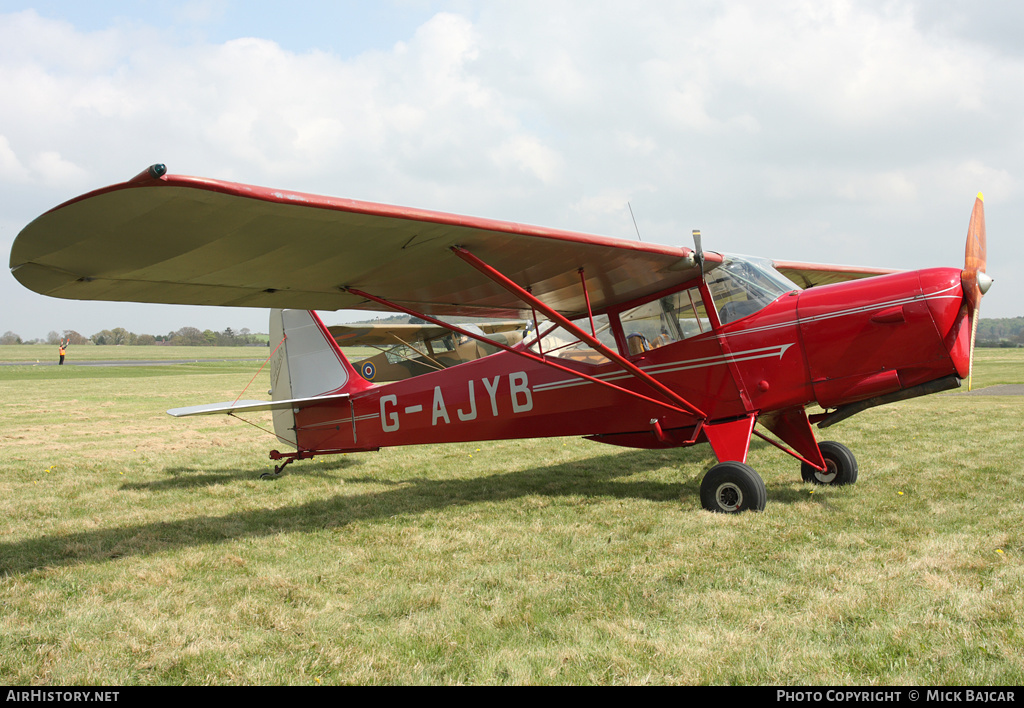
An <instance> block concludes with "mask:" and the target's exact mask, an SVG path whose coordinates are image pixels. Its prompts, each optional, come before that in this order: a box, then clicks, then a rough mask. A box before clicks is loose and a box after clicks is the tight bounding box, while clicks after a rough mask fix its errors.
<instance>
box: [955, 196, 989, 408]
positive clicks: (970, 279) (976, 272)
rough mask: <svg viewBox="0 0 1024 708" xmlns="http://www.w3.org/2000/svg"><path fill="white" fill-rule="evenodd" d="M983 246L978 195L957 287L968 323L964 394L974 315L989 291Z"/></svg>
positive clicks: (982, 214)
mask: <svg viewBox="0 0 1024 708" xmlns="http://www.w3.org/2000/svg"><path fill="white" fill-rule="evenodd" d="M986 260H987V246H986V242H985V197H984V196H983V195H982V194H981V192H978V198H977V199H975V200H974V210H973V211H972V212H971V221H970V223H969V224H968V225H967V247H966V249H965V250H964V269H963V270H962V271H961V272H960V283H961V285H962V286H963V290H964V304H965V305H966V306H967V315H968V317H970V320H971V348H970V354H969V359H968V365H967V390H968V391H970V390H971V373H972V372H973V370H974V340H975V337H976V336H977V333H978V313H979V312H980V310H981V298H982V296H983V295H984V294H985V293H987V292H988V289H989V288H990V287H992V278H990V277H988V275H986V273H985V265H986Z"/></svg>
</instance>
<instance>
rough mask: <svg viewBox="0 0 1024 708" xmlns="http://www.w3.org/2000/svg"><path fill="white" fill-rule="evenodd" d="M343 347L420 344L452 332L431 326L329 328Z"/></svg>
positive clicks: (388, 325) (343, 326) (370, 325)
mask: <svg viewBox="0 0 1024 708" xmlns="http://www.w3.org/2000/svg"><path fill="white" fill-rule="evenodd" d="M327 331H329V332H330V333H331V336H332V337H334V340H335V341H336V342H337V343H338V344H339V345H340V346H343V347H357V346H378V347H383V346H390V345H392V344H398V343H399V340H401V341H402V342H420V341H423V340H425V339H431V338H433V337H440V336H443V335H446V334H451V330H449V329H446V328H444V327H439V326H437V325H431V324H362V325H360V324H354V325H332V326H330V327H328V328H327Z"/></svg>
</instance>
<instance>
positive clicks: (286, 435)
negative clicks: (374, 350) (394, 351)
mask: <svg viewBox="0 0 1024 708" xmlns="http://www.w3.org/2000/svg"><path fill="white" fill-rule="evenodd" d="M270 342H271V346H276V349H275V351H274V354H273V356H272V358H271V362H270V383H271V391H270V394H271V399H272V400H274V401H285V400H290V399H296V398H311V397H314V396H324V395H330V394H337V393H349V392H353V393H354V392H356V391H361V390H363V389H365V388H369V387H372V384H369V383H367V382H366V381H365V380H364V379H363V378H362V377H361V376H358V375H357V374H356V371H355V369H354V368H352V364H351V363H350V362H349V360H348V359H347V358H346V357H345V355H344V354H343V353H342V352H341V349H340V348H339V347H338V344H337V342H335V341H334V338H333V337H331V335H330V333H329V332H328V331H327V328H326V327H325V326H324V323H323V322H322V321H321V320H320V318H319V316H317V314H316V313H315V312H312V311H306V310H271V311H270ZM274 433H275V434H276V435H277V437H278V438H279V439H280V440H282V441H284V442H287V443H289V444H291V445H293V446H294V447H296V448H298V447H299V444H298V441H297V438H296V434H295V413H294V411H293V410H292V409H291V408H287V409H284V410H276V411H274Z"/></svg>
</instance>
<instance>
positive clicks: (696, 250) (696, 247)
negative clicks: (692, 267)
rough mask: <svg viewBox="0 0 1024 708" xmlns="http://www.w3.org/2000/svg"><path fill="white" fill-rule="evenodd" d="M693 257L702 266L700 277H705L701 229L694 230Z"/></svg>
mask: <svg viewBox="0 0 1024 708" xmlns="http://www.w3.org/2000/svg"><path fill="white" fill-rule="evenodd" d="M693 257H694V260H695V261H696V262H697V265H699V266H700V277H701V280H703V279H704V249H703V248H701V245H700V229H694V230H693Z"/></svg>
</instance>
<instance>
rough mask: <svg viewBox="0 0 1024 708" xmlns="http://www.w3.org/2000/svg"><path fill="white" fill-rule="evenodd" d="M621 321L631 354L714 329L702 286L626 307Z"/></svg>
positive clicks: (620, 316) (620, 317)
mask: <svg viewBox="0 0 1024 708" xmlns="http://www.w3.org/2000/svg"><path fill="white" fill-rule="evenodd" d="M619 320H620V321H621V322H622V331H623V332H624V333H625V335H626V343H627V345H628V347H629V354H631V355H634V354H640V353H642V352H645V351H650V350H652V349H657V348H658V347H663V346H665V345H666V344H671V343H672V342H678V341H680V340H682V339H687V338H689V337H693V336H696V335H698V334H701V333H702V332H710V331H711V323H710V321H709V320H708V315H707V312H706V311H705V309H704V302H703V299H702V298H701V296H700V290H699V289H698V288H689V289H688V290H681V291H679V292H677V293H673V294H671V295H666V296H665V297H662V298H659V299H657V300H653V301H651V302H648V303H645V304H643V305H640V306H639V307H634V308H633V309H631V310H626V311H625V312H623V313H621V314H620V315H619Z"/></svg>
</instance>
